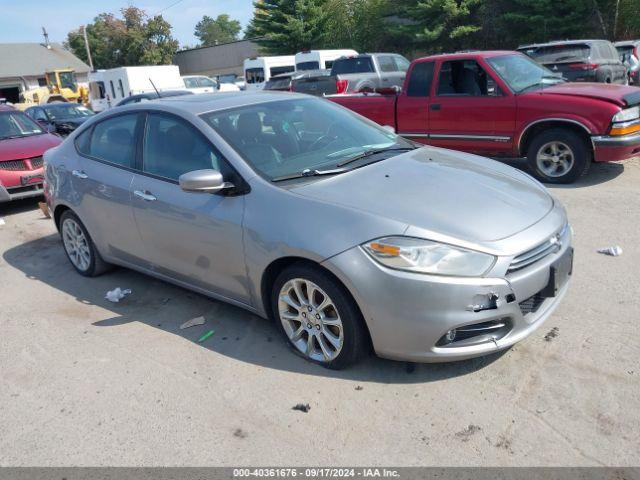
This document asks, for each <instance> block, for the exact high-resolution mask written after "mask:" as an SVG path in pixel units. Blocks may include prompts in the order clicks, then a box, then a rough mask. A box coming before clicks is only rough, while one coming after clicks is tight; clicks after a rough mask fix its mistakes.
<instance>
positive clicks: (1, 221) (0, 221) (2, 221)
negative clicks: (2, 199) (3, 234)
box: [0, 217, 4, 225]
mask: <svg viewBox="0 0 640 480" xmlns="http://www.w3.org/2000/svg"><path fill="white" fill-rule="evenodd" d="M0 225H4V218H2V217H0Z"/></svg>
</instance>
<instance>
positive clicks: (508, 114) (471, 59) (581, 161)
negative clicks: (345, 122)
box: [328, 51, 640, 183]
mask: <svg viewBox="0 0 640 480" xmlns="http://www.w3.org/2000/svg"><path fill="white" fill-rule="evenodd" d="M387 93H388V92H387ZM328 98H330V99H331V100H332V101H334V102H336V103H339V104H341V105H343V106H345V107H347V108H350V109H351V110H353V111H355V112H357V113H359V114H361V115H363V116H365V117H367V118H369V119H371V120H373V121H375V122H377V123H379V124H380V125H383V126H391V127H393V128H394V129H395V131H396V132H398V133H399V134H400V135H403V136H405V137H408V138H411V139H414V140H416V141H419V142H422V143H426V144H429V145H434V146H438V147H445V148H450V149H454V150H462V151H465V152H470V153H476V154H480V155H484V156H489V157H496V158H500V157H502V158H515V157H526V158H527V160H528V164H529V166H530V169H531V171H532V173H533V174H534V175H535V176H536V177H537V178H538V179H539V180H542V181H544V182H548V183H571V182H573V181H575V180H576V179H578V178H579V177H580V176H581V175H583V174H585V173H586V172H587V170H588V168H589V165H590V163H591V161H596V162H610V161H617V160H624V159H628V158H631V157H634V156H638V155H640V108H639V107H638V106H639V105H640V88H637V87H629V86H624V85H605V84H600V83H568V82H566V81H564V80H563V79H562V78H561V77H560V76H559V75H558V74H554V73H553V72H552V71H551V70H547V69H546V68H545V67H543V66H541V65H539V64H537V63H536V62H534V61H533V60H531V59H530V58H528V57H526V56H525V55H522V54H520V53H518V52H509V51H491V52H469V53H456V54H446V55H435V56H431V57H426V58H420V59H418V60H415V61H413V62H412V64H411V67H410V68H409V71H408V72H407V77H406V79H405V83H404V87H403V89H402V93H399V94H394V95H389V94H386V95H384V94H383V95H381V94H356V95H346V96H345V95H341V96H332V97H328Z"/></svg>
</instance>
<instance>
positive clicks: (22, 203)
mask: <svg viewBox="0 0 640 480" xmlns="http://www.w3.org/2000/svg"><path fill="white" fill-rule="evenodd" d="M38 202H44V197H42V196H40V197H31V198H24V199H22V200H14V201H13V202H3V203H0V217H10V216H12V215H17V214H19V213H24V212H28V211H30V210H36V209H38V208H39V207H38ZM42 218H43V219H44V217H42Z"/></svg>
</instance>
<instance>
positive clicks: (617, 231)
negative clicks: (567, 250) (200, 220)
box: [0, 160, 640, 466]
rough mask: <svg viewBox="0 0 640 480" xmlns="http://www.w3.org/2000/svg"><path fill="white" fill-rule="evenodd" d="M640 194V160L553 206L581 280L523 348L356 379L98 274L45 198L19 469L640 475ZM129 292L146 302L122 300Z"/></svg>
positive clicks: (17, 401)
mask: <svg viewBox="0 0 640 480" xmlns="http://www.w3.org/2000/svg"><path fill="white" fill-rule="evenodd" d="M639 186H640V163H639V161H638V160H635V161H630V162H626V163H624V165H623V164H611V165H598V166H595V167H594V168H593V170H592V173H591V174H590V175H589V176H588V177H586V178H585V179H584V180H583V181H582V182H581V183H579V184H577V185H574V186H571V187H566V188H554V189H553V193H554V194H555V195H556V196H557V197H559V198H560V199H561V200H562V201H563V202H564V203H565V205H566V206H567V209H568V211H569V216H570V219H571V222H572V224H573V227H574V230H575V248H576V259H575V262H576V263H575V270H574V280H573V284H572V286H571V288H570V292H569V294H568V295H567V297H566V299H565V301H564V303H563V304H562V305H561V306H560V308H559V309H558V310H557V312H556V313H555V315H553V316H552V317H551V318H550V319H549V320H548V321H547V323H546V324H545V325H543V326H542V328H541V329H540V330H538V331H537V332H536V333H535V334H534V335H533V336H531V337H530V338H528V339H527V340H526V341H524V342H522V343H521V344H519V345H517V346H516V347H515V348H513V349H511V350H510V351H508V352H507V353H505V354H503V355H494V356H492V357H488V358H484V359H479V360H474V361H469V362H463V363H457V364H448V365H417V366H416V367H415V369H412V368H411V366H408V365H406V364H403V363H397V362H390V361H385V360H380V359H377V358H373V357H372V358H370V359H368V360H366V361H365V362H363V363H362V364H360V365H358V366H356V367H355V368H353V369H351V370H348V371H345V372H331V371H327V370H325V369H323V368H320V367H316V366H313V365H309V364H307V363H305V362H304V361H303V360H301V359H299V358H298V357H296V356H294V355H293V354H292V353H290V352H289V351H288V348H287V347H286V345H285V344H284V343H283V342H282V341H281V340H280V338H279V336H278V334H277V331H276V329H275V328H274V327H273V326H272V325H271V324H269V323H268V322H267V321H264V320H261V319H259V318H257V317H255V316H252V315H250V314H248V313H246V312H245V311H243V310H240V309H237V308H235V307H231V306H228V305H225V304H222V303H218V302H214V301H211V300H208V299H206V298H204V297H201V296H199V295H197V294H193V293H190V292H188V291H185V290H183V289H180V288H176V287H173V286H171V285H168V284H166V283H163V282H160V281H155V280H153V279H151V278H149V277H145V276H143V275H139V274H137V273H133V272H131V271H127V270H123V269H119V270H115V271H113V272H111V273H109V274H106V275H104V276H102V277H100V278H96V279H85V278H83V277H80V276H79V275H77V274H76V273H75V272H74V271H73V270H72V267H71V265H70V264H69V263H68V261H67V260H66V258H65V256H64V254H63V250H62V246H61V244H60V241H59V237H58V236H57V234H56V232H55V228H54V226H53V223H52V222H51V221H50V220H45V219H43V216H42V214H41V212H40V211H39V210H38V209H37V202H36V201H29V202H21V203H18V204H15V205H11V206H6V205H5V206H0V217H3V218H4V220H5V222H6V224H5V225H2V226H0V253H1V256H0V280H1V282H2V283H1V285H2V293H1V294H0V298H1V304H0V305H1V310H0V379H1V387H0V412H2V413H1V414H0V432H2V434H1V435H0V465H2V466H9V465H11V466H23V465H39V466H52V465H53V466H62V465H65V466H67V465H96V466H97V465H120V466H139V465H145V466H146V465H194V466H204V465H226V466H236V465H292V464H302V465H311V466H318V465H336V464H339V465H368V464H376V465H396V466H400V465H496V466H498V465H500V466H502V465H601V464H602V465H615V466H628V465H637V464H638V456H637V455H638V452H639V451H640V436H639V435H638V432H639V431H640V364H639V362H638V359H639V358H640V337H639V336H638V331H639V329H638V326H639V323H640V314H639V313H638V312H640V296H639V295H638V292H640V273H639V270H640V247H639V244H640V242H639V237H640V235H639V234H640V190H639V188H640V187H639ZM613 244H618V245H620V246H622V248H623V249H624V254H623V255H622V256H621V257H617V258H613V257H606V256H604V255H600V254H598V253H596V249H597V248H599V247H605V246H608V245H613ZM116 286H120V287H123V288H124V287H126V288H131V289H133V294H132V295H131V296H130V297H129V298H127V299H126V300H125V301H124V302H123V303H120V304H112V303H109V302H107V301H106V300H104V294H105V292H106V291H107V290H110V289H112V288H114V287H116ZM198 315H204V316H205V318H206V319H207V323H206V325H204V326H200V327H193V328H190V329H186V330H180V329H179V325H180V324H181V323H182V322H184V321H186V320H188V319H190V318H193V317H196V316H198ZM211 328H213V329H215V334H214V335H213V336H212V337H211V338H210V339H208V340H207V341H205V342H204V343H202V344H200V343H198V338H199V337H200V336H201V335H203V333H205V332H206V331H208V330H209V329H211ZM300 403H301V404H307V403H308V404H309V406H310V410H309V411H308V412H306V413H305V412H302V411H299V410H293V409H292V407H293V406H295V405H296V404H300Z"/></svg>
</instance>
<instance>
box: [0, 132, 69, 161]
mask: <svg viewBox="0 0 640 480" xmlns="http://www.w3.org/2000/svg"><path fill="white" fill-rule="evenodd" d="M61 142H62V139H61V138H60V137H57V136H55V135H51V134H48V133H46V134H42V135H33V136H30V137H22V138H10V139H7V140H0V162H1V161H4V160H20V159H22V158H32V157H39V156H40V155H42V154H43V153H44V152H45V151H47V150H49V149H50V148H53V147H56V146H58V145H60V143H61Z"/></svg>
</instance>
